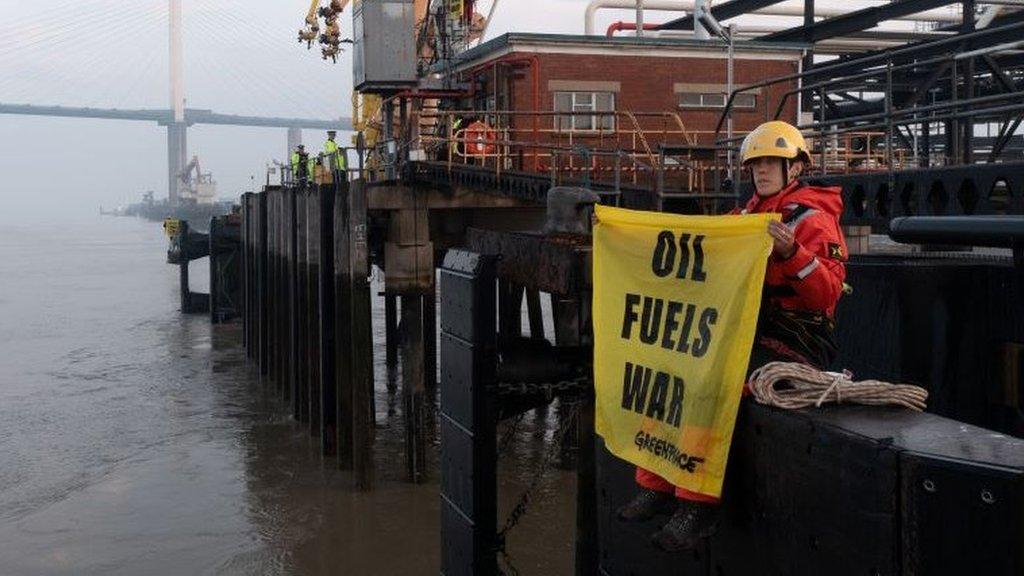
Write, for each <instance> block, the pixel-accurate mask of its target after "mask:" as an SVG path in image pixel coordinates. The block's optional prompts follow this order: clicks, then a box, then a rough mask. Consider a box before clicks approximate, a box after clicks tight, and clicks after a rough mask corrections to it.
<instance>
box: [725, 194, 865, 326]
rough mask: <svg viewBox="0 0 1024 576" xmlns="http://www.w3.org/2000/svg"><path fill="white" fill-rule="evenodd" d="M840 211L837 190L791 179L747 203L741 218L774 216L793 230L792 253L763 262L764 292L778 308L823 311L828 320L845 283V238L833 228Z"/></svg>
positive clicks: (837, 228)
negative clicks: (768, 214) (750, 215)
mask: <svg viewBox="0 0 1024 576" xmlns="http://www.w3.org/2000/svg"><path fill="white" fill-rule="evenodd" d="M842 211H843V198H842V196H841V195H840V188H838V187H836V188H824V187H819V186H808V185H804V184H801V183H800V182H797V181H794V182H792V183H790V185H789V186H787V187H785V188H783V189H782V190H781V191H780V192H779V193H778V194H775V195H772V196H769V197H767V198H762V197H760V196H758V195H757V194H754V196H753V197H752V198H751V199H750V201H749V202H747V207H746V208H744V209H743V210H742V211H741V213H742V214H754V213H760V212H777V213H780V214H782V221H783V222H785V223H787V224H789V226H790V227H791V228H793V229H794V237H795V239H796V245H797V248H796V252H794V253H793V255H792V256H790V257H789V258H786V259H784V260H783V259H781V258H777V257H775V256H774V255H772V256H771V257H769V259H768V271H767V273H766V274H765V279H764V284H765V292H766V294H767V295H768V297H769V298H770V299H771V300H772V301H773V302H775V303H777V304H778V305H779V306H781V307H782V308H785V309H788V310H803V311H808V312H816V313H821V312H824V313H825V314H827V315H828V317H829V318H831V317H833V315H834V314H835V310H836V303H838V302H839V296H840V294H841V293H842V290H843V280H845V279H846V264H845V263H846V259H847V254H846V239H845V238H843V231H842V229H841V228H840V227H839V215H840V214H841V213H842Z"/></svg>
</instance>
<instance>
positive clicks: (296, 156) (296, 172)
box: [290, 144, 309, 182]
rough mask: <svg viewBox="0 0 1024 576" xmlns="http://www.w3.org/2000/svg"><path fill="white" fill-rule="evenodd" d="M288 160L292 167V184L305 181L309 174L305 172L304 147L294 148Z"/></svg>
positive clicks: (305, 157) (305, 158)
mask: <svg viewBox="0 0 1024 576" xmlns="http://www.w3.org/2000/svg"><path fill="white" fill-rule="evenodd" d="M290 160H291V166H292V182H299V181H302V180H305V179H306V178H307V177H308V175H309V172H307V156H306V147H305V146H303V145H302V144H299V145H298V146H296V147H295V150H294V151H292V157H291V159H290Z"/></svg>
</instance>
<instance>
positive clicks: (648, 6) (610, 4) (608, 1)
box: [583, 0, 693, 36]
mask: <svg viewBox="0 0 1024 576" xmlns="http://www.w3.org/2000/svg"><path fill="white" fill-rule="evenodd" d="M684 4H686V2H685V1H682V2H681V1H679V0H643V7H644V9H645V10H662V11H667V12H682V11H683V10H693V2H692V1H691V2H690V8H684V6H683V5H684ZM636 6H637V0H591V2H590V4H587V8H586V9H585V10H584V11H583V33H584V34H586V35H587V36H593V35H594V14H596V13H597V11H598V10H601V9H605V8H613V9H620V10H621V9H629V8H636Z"/></svg>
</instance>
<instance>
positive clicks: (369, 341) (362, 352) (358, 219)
mask: <svg viewBox="0 0 1024 576" xmlns="http://www.w3.org/2000/svg"><path fill="white" fill-rule="evenodd" d="M366 200H367V198H366V182H365V181H364V180H361V179H360V180H356V181H354V182H352V183H351V186H350V189H349V233H350V242H349V245H350V248H351V256H350V261H351V280H352V284H351V286H352V300H351V302H352V303H351V306H352V327H351V335H352V352H351V356H350V358H351V362H352V445H353V459H352V461H353V468H354V475H353V477H354V481H355V485H356V488H358V489H360V490H369V489H372V488H373V476H374V464H373V437H374V423H373V422H374V415H373V326H372V321H371V316H370V280H369V276H370V263H369V255H370V253H369V246H368V244H367V229H366V210H367V202H366Z"/></svg>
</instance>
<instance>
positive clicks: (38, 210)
mask: <svg viewBox="0 0 1024 576" xmlns="http://www.w3.org/2000/svg"><path fill="white" fill-rule="evenodd" d="M818 4H819V5H822V4H823V2H820V1H819V3H818ZM586 5H587V0H501V1H500V3H499V4H498V8H497V10H496V12H495V16H494V20H493V22H492V24H491V26H490V27H489V29H488V33H487V37H488V38H490V37H494V36H496V35H499V34H502V33H504V32H507V31H512V30H515V31H522V32H560V33H582V32H583V11H584V8H585V7H586ZM183 6H184V8H183V11H184V16H183V18H184V26H185V41H184V42H185V78H186V80H185V93H186V97H187V100H188V106H189V107H194V108H210V109H213V110H216V111H218V112H223V113H232V114H253V115H273V116H304V117H320V118H335V117H339V116H342V115H345V116H347V115H349V112H350V98H351V89H352V72H351V59H350V57H349V56H348V55H347V54H345V55H343V56H342V57H341V58H339V61H338V63H337V64H331V63H329V62H324V61H323V60H321V59H320V57H319V54H318V53H317V52H316V51H315V48H314V51H312V52H310V51H307V50H306V49H305V47H304V45H300V44H298V42H297V40H296V33H297V31H298V28H299V27H300V25H301V24H302V20H303V17H304V15H305V10H306V9H307V8H308V6H309V3H308V1H307V0H273V1H271V0H262V1H259V2H257V1H253V0H250V1H245V0H183ZM489 7H490V2H489V1H487V0H484V1H483V2H482V5H481V6H480V8H479V9H480V10H481V11H484V12H485V13H486V10H488V9H489ZM0 15H2V19H0V102H8V103H31V104H61V105H67V106H95V107H103V108H167V107H168V100H169V95H168V93H169V88H168V56H167V54H168V48H167V2H166V1H165V0H132V2H125V1H124V0H51V1H50V2H26V1H25V0H0ZM632 16H633V13H632V12H631V11H629V10H624V11H602V12H599V15H598V19H597V29H598V30H603V29H604V28H605V27H607V25H608V24H609V23H611V22H613V21H615V20H633V17H632ZM670 17H672V15H671V14H669V13H657V12H651V13H650V14H649V15H648V17H647V19H648V21H651V22H659V21H664V20H667V19H669V18H670ZM762 20H763V17H762ZM342 25H343V28H342V36H343V37H345V38H348V37H351V27H352V21H351V12H350V11H346V14H345V15H344V16H343V17H342ZM322 136H323V135H322V134H321V133H319V132H317V131H308V132H306V134H305V135H304V139H305V141H306V142H307V143H311V142H313V143H317V145H318V143H319V142H320V141H321V140H322ZM189 152H190V154H198V155H199V156H200V158H201V161H202V163H203V168H204V170H210V171H212V172H213V174H214V178H215V179H216V180H217V181H218V184H219V193H220V194H221V196H222V197H225V198H227V197H235V196H237V195H238V194H239V193H240V192H242V191H244V190H246V189H248V188H249V186H250V183H251V182H252V181H253V180H255V181H257V182H259V181H261V180H262V179H263V178H264V174H265V171H264V166H265V165H266V163H267V162H268V161H269V160H271V159H272V158H283V157H284V153H285V131H284V130H283V129H268V128H240V127H221V126H202V125H200V126H194V127H192V128H191V129H190V131H189ZM166 162H167V160H166V131H165V129H163V128H161V127H159V126H156V125H155V124H151V123H145V122H126V121H110V120H106V121H101V120H84V119H68V118H40V117H30V116H4V115H0V174H2V181H0V198H2V199H3V203H2V205H0V220H2V219H5V218H6V217H15V218H49V217H63V216H67V215H69V214H75V213H76V212H80V211H88V212H95V211H96V210H97V209H98V207H99V206H100V205H102V206H105V207H111V206H116V205H118V204H123V203H126V202H130V201H135V200H136V199H137V198H138V197H139V196H140V195H141V193H142V192H144V191H146V190H154V191H156V192H157V196H158V197H161V196H163V195H165V194H166V189H167V176H166Z"/></svg>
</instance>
